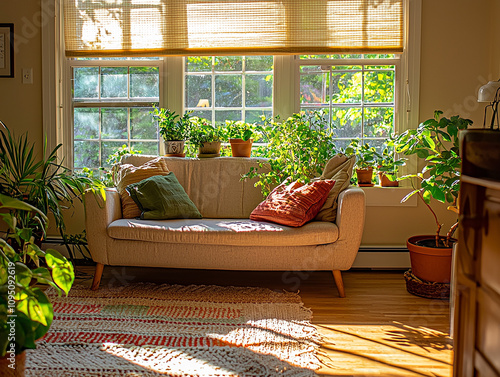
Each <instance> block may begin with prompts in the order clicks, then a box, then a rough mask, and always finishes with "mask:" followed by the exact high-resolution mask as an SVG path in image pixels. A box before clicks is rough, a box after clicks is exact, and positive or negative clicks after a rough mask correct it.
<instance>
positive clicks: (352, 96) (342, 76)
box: [332, 72, 362, 103]
mask: <svg viewBox="0 0 500 377" xmlns="http://www.w3.org/2000/svg"><path fill="white" fill-rule="evenodd" d="M361 78H362V75H361V72H344V73H337V72H333V73H332V91H333V93H332V102H333V103H360V102H361Z"/></svg>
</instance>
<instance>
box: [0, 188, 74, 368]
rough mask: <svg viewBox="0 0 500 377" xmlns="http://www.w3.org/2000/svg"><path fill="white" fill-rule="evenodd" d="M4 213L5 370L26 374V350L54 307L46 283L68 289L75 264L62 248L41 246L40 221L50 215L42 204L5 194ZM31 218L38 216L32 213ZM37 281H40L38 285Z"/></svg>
mask: <svg viewBox="0 0 500 377" xmlns="http://www.w3.org/2000/svg"><path fill="white" fill-rule="evenodd" d="M0 209H1V210H2V215H1V216H2V219H3V222H4V225H6V226H7V229H8V231H7V232H6V235H5V236H3V237H2V238H0V328H1V331H0V370H2V373H3V374H2V376H5V375H6V376H23V375H24V360H25V352H24V351H25V350H26V349H34V348H36V343H35V341H36V340H38V339H40V338H41V337H43V336H44V335H45V334H46V333H47V331H48V330H49V328H50V325H51V323H52V318H53V308H52V305H51V303H50V300H49V298H48V297H47V295H46V294H45V292H44V290H43V289H42V287H41V286H40V285H42V286H43V285H45V286H47V285H49V286H50V287H52V288H53V289H55V290H56V292H57V293H58V294H61V293H63V292H64V294H66V295H67V294H68V292H69V290H70V289H71V286H72V285H73V281H74V278H75V275H74V270H73V265H72V264H71V263H70V262H69V261H68V260H67V259H66V258H65V257H63V256H62V255H61V254H59V253H58V252H57V251H56V250H51V249H48V250H46V251H43V250H41V249H40V248H39V247H38V246H37V245H36V243H35V242H34V230H33V229H32V228H30V227H29V226H27V223H33V222H37V223H39V224H41V225H42V227H43V230H45V226H46V224H47V217H46V216H45V214H44V213H43V212H42V211H40V210H39V209H37V208H35V207H33V206H31V205H30V204H28V203H25V202H22V201H20V200H18V199H15V198H12V197H10V196H6V195H2V194H0ZM27 218H31V219H32V220H33V221H28V222H27V223H26V219H27ZM35 284H36V285H35Z"/></svg>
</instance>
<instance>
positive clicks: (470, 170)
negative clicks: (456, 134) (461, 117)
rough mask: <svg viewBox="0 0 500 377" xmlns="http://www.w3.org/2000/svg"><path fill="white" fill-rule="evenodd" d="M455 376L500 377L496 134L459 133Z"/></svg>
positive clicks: (499, 157)
mask: <svg viewBox="0 0 500 377" xmlns="http://www.w3.org/2000/svg"><path fill="white" fill-rule="evenodd" d="M461 155H462V176H461V188H460V225H459V234H458V240H459V241H458V245H457V249H456V255H455V270H454V331H453V337H454V368H453V375H454V376H455V377H465V376H478V377H479V376H481V377H486V376H488V377H489V376H492V377H493V376H495V377H500V131H486V130H468V131H463V132H462V134H461Z"/></svg>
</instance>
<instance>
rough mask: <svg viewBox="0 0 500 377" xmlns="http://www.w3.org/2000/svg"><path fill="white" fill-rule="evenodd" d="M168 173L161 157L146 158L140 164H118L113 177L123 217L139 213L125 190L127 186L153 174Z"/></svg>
mask: <svg viewBox="0 0 500 377" xmlns="http://www.w3.org/2000/svg"><path fill="white" fill-rule="evenodd" d="M168 173H169V170H168V168H167V163H166V162H165V160H164V159H163V158H161V157H157V158H153V159H151V160H147V161H145V162H144V164H142V165H140V166H134V165H131V164H123V165H120V166H118V168H117V169H116V172H115V174H114V178H113V179H114V182H115V185H116V189H117V190H118V193H119V194H120V199H121V203H122V215H123V218H124V219H132V218H134V217H139V216H140V215H141V210H140V209H139V207H138V206H137V204H136V203H135V202H134V200H133V199H132V198H131V197H130V195H129V193H128V192H127V190H126V188H127V186H128V185H131V184H132V183H137V182H140V181H142V180H143V179H146V178H149V177H152V176H155V175H166V174H168Z"/></svg>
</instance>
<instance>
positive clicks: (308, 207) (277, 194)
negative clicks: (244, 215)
mask: <svg viewBox="0 0 500 377" xmlns="http://www.w3.org/2000/svg"><path fill="white" fill-rule="evenodd" d="M334 185H335V181H333V180H331V179H326V180H320V181H316V182H312V183H308V184H306V185H304V184H302V183H301V182H299V181H295V182H292V183H290V184H289V183H288V180H285V182H283V183H282V184H280V185H279V186H278V187H276V188H275V189H274V190H273V191H272V192H271V193H270V194H269V196H268V197H267V199H266V200H264V201H263V202H262V203H260V204H259V205H258V206H257V208H255V209H254V210H253V211H252V213H251V215H250V219H251V220H264V221H271V222H275V223H278V224H282V225H288V226H293V227H298V226H302V225H304V224H305V223H306V222H308V221H310V220H312V219H314V217H315V216H316V215H317V214H318V212H319V210H320V209H321V207H322V206H323V204H324V203H325V201H326V198H327V197H328V193H329V192H330V190H331V189H332V187H333V186H334Z"/></svg>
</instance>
